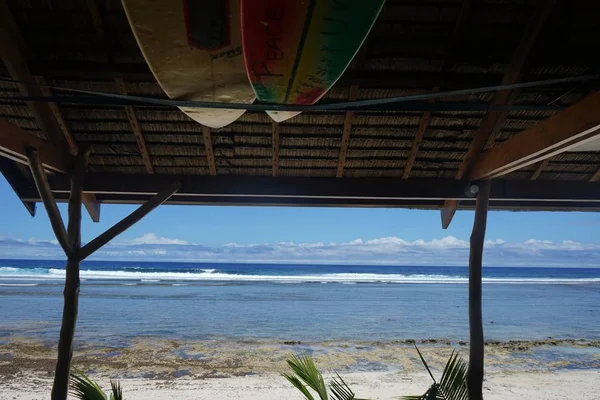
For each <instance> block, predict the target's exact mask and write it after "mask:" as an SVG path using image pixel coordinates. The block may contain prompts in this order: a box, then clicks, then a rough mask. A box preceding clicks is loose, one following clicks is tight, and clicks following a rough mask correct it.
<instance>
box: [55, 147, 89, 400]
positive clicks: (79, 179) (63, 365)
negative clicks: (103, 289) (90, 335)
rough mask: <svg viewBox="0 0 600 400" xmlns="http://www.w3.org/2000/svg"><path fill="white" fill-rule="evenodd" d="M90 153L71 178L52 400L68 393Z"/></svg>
mask: <svg viewBox="0 0 600 400" xmlns="http://www.w3.org/2000/svg"><path fill="white" fill-rule="evenodd" d="M88 155H89V152H88V151H87V150H86V151H81V152H79V154H78V155H77V157H76V159H75V168H74V170H73V173H72V175H71V195H70V197H69V225H68V228H67V236H68V242H69V246H70V248H71V253H67V267H66V278H65V289H64V292H63V296H64V305H63V315H62V324H61V327H60V338H59V340H58V360H57V362H56V370H55V374H54V384H53V386H52V395H51V398H52V400H65V399H66V398H67V393H68V390H69V377H70V374H71V358H72V357H73V336H74V334H75V324H76V322H77V312H78V309H79V263H80V259H79V257H78V255H77V253H78V252H79V248H80V247H81V202H82V190H83V179H84V176H85V170H86V167H87V159H88Z"/></svg>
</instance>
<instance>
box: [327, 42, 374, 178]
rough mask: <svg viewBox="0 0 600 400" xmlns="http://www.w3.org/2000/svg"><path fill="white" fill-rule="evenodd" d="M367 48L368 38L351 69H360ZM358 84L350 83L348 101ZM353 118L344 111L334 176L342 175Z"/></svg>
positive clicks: (353, 98)
mask: <svg viewBox="0 0 600 400" xmlns="http://www.w3.org/2000/svg"><path fill="white" fill-rule="evenodd" d="M368 49H369V39H368V37H367V39H366V40H365V41H364V42H363V44H362V46H361V47H360V50H359V51H358V53H357V54H356V57H355V58H354V65H353V67H352V71H355V72H356V71H360V70H362V68H363V66H364V65H365V62H366V60H367V52H368ZM358 92H359V85H356V84H352V85H350V89H349V93H348V101H354V100H356V99H357V97H358ZM353 119H354V111H346V115H345V118H344V130H343V131H342V142H341V144H340V153H339V155H338V163H337V169H336V173H335V176H336V177H337V178H341V177H342V176H343V175H344V166H345V165H346V156H347V155H348V147H349V146H350V134H351V133H352V120H353Z"/></svg>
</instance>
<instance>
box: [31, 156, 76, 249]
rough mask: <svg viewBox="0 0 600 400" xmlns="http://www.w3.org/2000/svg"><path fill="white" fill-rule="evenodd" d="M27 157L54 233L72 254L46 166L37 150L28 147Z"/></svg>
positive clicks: (62, 245)
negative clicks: (47, 175)
mask: <svg viewBox="0 0 600 400" xmlns="http://www.w3.org/2000/svg"><path fill="white" fill-rule="evenodd" d="M27 159H28V160H29V168H30V169H31V174H32V175H33V180H34V181H35V186H37V189H38V192H39V193H40V197H41V198H42V201H43V203H44V207H45V208H46V212H47V213H48V218H50V224H51V225H52V230H53V231H54V235H56V240H58V243H59V244H60V246H61V247H62V248H63V250H64V252H65V254H67V255H70V254H72V253H73V252H72V249H71V245H70V244H69V241H68V239H67V231H66V230H65V225H64V224H63V221H62V218H61V216H60V211H58V207H57V206H56V201H54V196H53V195H52V190H51V189H50V185H49V184H48V179H47V177H46V172H45V171H44V166H43V165H42V162H41V161H40V157H39V156H38V152H37V150H34V149H28V151H27Z"/></svg>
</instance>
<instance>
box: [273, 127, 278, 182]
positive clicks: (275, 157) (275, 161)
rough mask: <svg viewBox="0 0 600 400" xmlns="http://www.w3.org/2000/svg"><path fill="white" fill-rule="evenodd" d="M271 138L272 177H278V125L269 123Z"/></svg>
mask: <svg viewBox="0 0 600 400" xmlns="http://www.w3.org/2000/svg"><path fill="white" fill-rule="evenodd" d="M271 138H272V144H273V176H277V175H279V124H278V123H277V122H275V121H273V122H272V123H271Z"/></svg>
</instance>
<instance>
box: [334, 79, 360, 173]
mask: <svg viewBox="0 0 600 400" xmlns="http://www.w3.org/2000/svg"><path fill="white" fill-rule="evenodd" d="M357 97H358V85H352V86H351V87H350V95H349V96H348V101H354V100H356V98H357ZM353 119H354V111H346V118H345V119H344V131H343V133H342V144H341V145H340V154H339V157H338V163H337V172H336V174H335V176H336V177H337V178H341V177H342V176H343V175H344V165H345V164H346V155H347V154H348V147H349V146H350V133H351V132H352V120H353Z"/></svg>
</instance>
